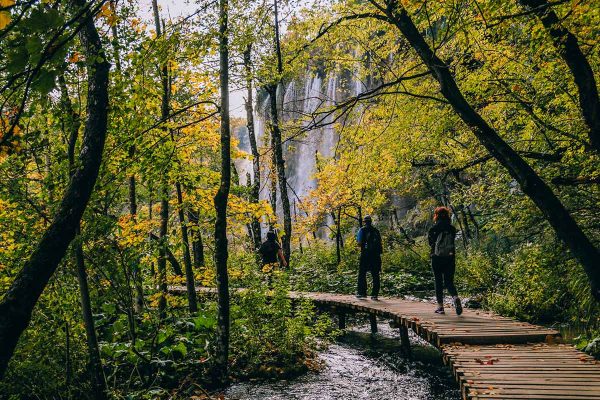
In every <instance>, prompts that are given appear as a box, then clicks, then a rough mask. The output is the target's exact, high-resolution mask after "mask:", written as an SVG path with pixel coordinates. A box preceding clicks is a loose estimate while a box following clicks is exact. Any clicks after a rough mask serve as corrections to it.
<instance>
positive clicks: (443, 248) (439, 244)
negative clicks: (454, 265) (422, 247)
mask: <svg viewBox="0 0 600 400" xmlns="http://www.w3.org/2000/svg"><path fill="white" fill-rule="evenodd" d="M455 251H456V249H455V246H454V234H453V233H452V232H450V231H441V232H440V233H438V236H437V238H436V239H435V247H434V248H433V254H434V255H435V256H438V257H451V256H453V255H454V254H455Z"/></svg>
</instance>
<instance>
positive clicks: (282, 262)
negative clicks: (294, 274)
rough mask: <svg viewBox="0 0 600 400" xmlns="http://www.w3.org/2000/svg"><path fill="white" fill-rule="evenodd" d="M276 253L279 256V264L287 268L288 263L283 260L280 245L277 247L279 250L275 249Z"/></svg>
mask: <svg viewBox="0 0 600 400" xmlns="http://www.w3.org/2000/svg"><path fill="white" fill-rule="evenodd" d="M277 255H278V256H279V260H280V261H281V265H283V267H284V268H287V266H288V264H287V261H286V260H285V256H284V255H283V250H282V249H281V247H280V248H279V250H277Z"/></svg>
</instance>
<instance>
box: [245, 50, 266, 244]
mask: <svg viewBox="0 0 600 400" xmlns="http://www.w3.org/2000/svg"><path fill="white" fill-rule="evenodd" d="M244 68H245V70H246V90H247V96H248V97H247V99H246V126H247V128H248V139H249V141H250V150H251V151H252V175H253V176H252V189H251V191H250V194H251V201H252V202H253V203H258V202H259V200H260V154H259V153H258V145H257V144H256V134H255V132H254V104H253V98H252V95H253V93H252V44H250V43H249V44H248V45H247V46H246V50H245V51H244ZM251 227H252V239H253V240H254V248H255V249H258V248H259V247H260V243H261V239H262V232H261V227H260V221H259V220H258V218H257V217H252V224H251Z"/></svg>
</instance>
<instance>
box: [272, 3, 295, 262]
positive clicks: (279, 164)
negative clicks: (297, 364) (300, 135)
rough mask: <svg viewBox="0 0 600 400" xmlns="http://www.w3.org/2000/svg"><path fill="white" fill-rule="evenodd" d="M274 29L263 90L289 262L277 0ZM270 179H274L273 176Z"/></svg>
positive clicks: (288, 221) (289, 242)
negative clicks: (272, 67) (269, 74)
mask: <svg viewBox="0 0 600 400" xmlns="http://www.w3.org/2000/svg"><path fill="white" fill-rule="evenodd" d="M273 11H274V17H275V21H274V27H275V34H274V38H273V45H274V48H275V56H276V59H277V76H278V78H277V80H276V81H274V82H272V83H270V84H268V85H266V86H265V90H266V91H267V93H268V94H269V104H270V116H271V146H272V151H273V162H274V164H275V168H276V169H277V182H278V183H279V195H280V196H281V208H282V211H283V231H284V236H283V239H282V247H283V254H284V256H285V259H286V260H287V261H288V262H289V260H290V254H291V240H292V215H291V209H290V198H289V196H288V183H287V177H286V175H285V160H284V159H283V147H282V141H281V127H280V123H279V110H278V107H277V88H278V87H280V86H281V79H282V74H283V58H282V55H281V43H280V40H279V14H278V10H277V0H274V2H273ZM272 179H275V177H274V176H273V177H272Z"/></svg>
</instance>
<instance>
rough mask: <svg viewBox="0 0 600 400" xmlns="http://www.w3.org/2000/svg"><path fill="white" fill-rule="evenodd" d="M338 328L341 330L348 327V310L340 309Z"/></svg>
mask: <svg viewBox="0 0 600 400" xmlns="http://www.w3.org/2000/svg"><path fill="white" fill-rule="evenodd" d="M338 328H339V329H340V330H344V329H346V312H345V311H344V310H339V311H338Z"/></svg>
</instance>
